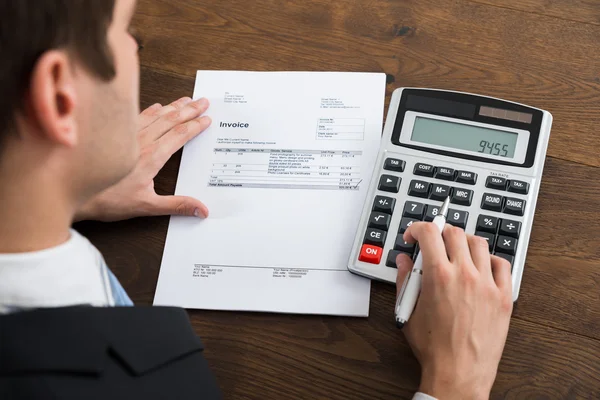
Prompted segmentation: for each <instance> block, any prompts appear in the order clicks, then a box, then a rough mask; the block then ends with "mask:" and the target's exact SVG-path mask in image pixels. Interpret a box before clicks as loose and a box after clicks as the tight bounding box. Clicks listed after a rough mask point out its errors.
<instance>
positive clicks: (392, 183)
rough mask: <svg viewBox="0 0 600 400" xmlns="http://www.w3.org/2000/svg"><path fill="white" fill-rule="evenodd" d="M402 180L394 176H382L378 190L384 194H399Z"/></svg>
mask: <svg viewBox="0 0 600 400" xmlns="http://www.w3.org/2000/svg"><path fill="white" fill-rule="evenodd" d="M400 181H401V179H400V178H398V177H397V176H393V175H381V178H379V186H378V187H377V189H379V190H382V191H384V192H392V193H398V190H400Z"/></svg>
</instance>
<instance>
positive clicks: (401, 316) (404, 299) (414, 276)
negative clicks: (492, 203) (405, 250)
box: [395, 197, 450, 328]
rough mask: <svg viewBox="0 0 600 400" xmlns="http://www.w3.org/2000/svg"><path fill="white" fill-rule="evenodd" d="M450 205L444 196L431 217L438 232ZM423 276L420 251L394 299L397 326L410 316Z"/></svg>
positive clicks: (444, 222)
mask: <svg viewBox="0 0 600 400" xmlns="http://www.w3.org/2000/svg"><path fill="white" fill-rule="evenodd" d="M449 205H450V197H446V200H445V201H444V204H443V205H442V208H441V209H440V212H439V214H438V215H437V216H436V217H435V218H434V219H433V223H434V224H435V226H437V227H438V229H439V231H440V234H441V233H442V231H443V230H444V226H445V225H446V216H447V215H448V206H449ZM422 278H423V256H422V255H421V252H419V254H418V255H417V259H416V260H415V264H414V266H413V269H412V271H411V272H410V274H408V275H407V276H406V278H405V279H404V283H403V284H402V289H400V294H399V295H398V299H396V309H395V314H396V325H397V326H398V328H402V327H403V326H404V324H405V323H406V322H407V321H408V319H409V318H410V315H411V314H412V312H413V310H414V309H415V304H417V298H418V297H419V293H420V292H421V279H422Z"/></svg>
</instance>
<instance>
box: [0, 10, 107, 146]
mask: <svg viewBox="0 0 600 400" xmlns="http://www.w3.org/2000/svg"><path fill="white" fill-rule="evenodd" d="M114 5H115V0H0V149H1V147H2V146H1V145H2V142H4V139H5V138H6V135H7V134H8V132H9V131H12V130H13V128H14V123H15V113H16V112H17V111H18V110H19V109H20V108H21V106H22V101H23V96H24V94H25V93H26V91H27V88H28V87H29V83H30V81H31V73H32V71H33V69H34V67H35V64H36V62H37V60H38V59H39V57H40V56H41V55H42V54H44V53H45V52H46V51H49V50H53V49H65V50H67V51H69V52H70V53H71V54H72V56H73V57H74V58H75V59H76V61H78V62H79V63H80V64H81V65H83V66H84V67H85V68H86V69H87V70H88V71H89V72H91V73H92V74H94V75H96V76H97V77H99V78H101V79H103V80H106V81H108V80H110V79H112V78H113V77H114V76H115V68H114V62H113V57H112V53H111V51H110V48H109V46H108V42H107V31H108V27H109V26H110V24H111V21H112V16H113V9H114Z"/></svg>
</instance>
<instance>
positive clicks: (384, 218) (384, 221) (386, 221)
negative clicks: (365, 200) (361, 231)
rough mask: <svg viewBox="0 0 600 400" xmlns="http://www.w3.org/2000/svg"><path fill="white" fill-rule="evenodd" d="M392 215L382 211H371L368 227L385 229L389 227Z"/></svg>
mask: <svg viewBox="0 0 600 400" xmlns="http://www.w3.org/2000/svg"><path fill="white" fill-rule="evenodd" d="M391 219H392V216H391V215H389V214H384V213H382V212H377V211H375V212H372V213H371V216H370V217H369V228H376V229H382V230H385V231H387V230H388V229H389V228H390V221H391Z"/></svg>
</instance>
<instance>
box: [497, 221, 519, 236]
mask: <svg viewBox="0 0 600 400" xmlns="http://www.w3.org/2000/svg"><path fill="white" fill-rule="evenodd" d="M520 233H521V223H520V222H519V221H512V220H510V219H503V220H502V222H501V223H500V229H499V230H498V234H500V235H504V236H511V237H514V238H518V237H519V234H520Z"/></svg>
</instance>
